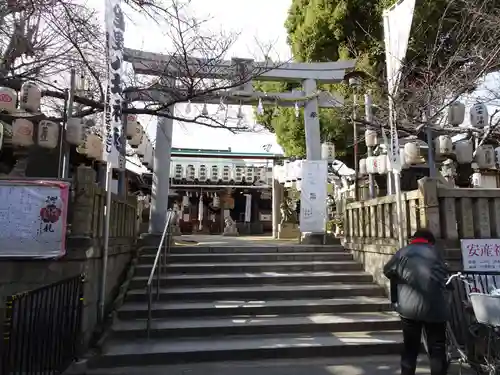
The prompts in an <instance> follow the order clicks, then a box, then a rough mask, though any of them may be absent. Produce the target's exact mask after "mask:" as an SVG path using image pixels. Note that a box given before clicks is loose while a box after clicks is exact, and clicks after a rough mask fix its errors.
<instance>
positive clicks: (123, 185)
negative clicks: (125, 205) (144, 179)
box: [118, 100, 128, 197]
mask: <svg viewBox="0 0 500 375" xmlns="http://www.w3.org/2000/svg"><path fill="white" fill-rule="evenodd" d="M127 107H128V102H127V101H126V100H124V101H123V109H124V111H123V112H122V113H123V114H122V124H123V134H122V139H121V143H122V148H121V153H120V158H122V160H123V169H120V172H119V173H118V194H119V195H120V196H122V197H126V196H127V160H126V157H127V153H126V149H127V134H126V133H127V114H126V113H125V110H126V109H127Z"/></svg>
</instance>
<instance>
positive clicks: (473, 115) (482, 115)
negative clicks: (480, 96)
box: [470, 103, 489, 129]
mask: <svg viewBox="0 0 500 375" xmlns="http://www.w3.org/2000/svg"><path fill="white" fill-rule="evenodd" d="M470 123H471V124H472V126H473V127H475V128H479V129H482V128H484V127H485V126H488V124H489V118H488V107H486V104H483V103H476V104H474V105H473V106H472V108H471V109H470Z"/></svg>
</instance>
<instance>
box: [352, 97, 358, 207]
mask: <svg viewBox="0 0 500 375" xmlns="http://www.w3.org/2000/svg"><path fill="white" fill-rule="evenodd" d="M357 102H358V96H357V94H354V96H353V100H352V127H353V138H354V199H356V201H358V200H359V192H358V173H359V165H358V125H357V123H356V119H357V117H356V106H357Z"/></svg>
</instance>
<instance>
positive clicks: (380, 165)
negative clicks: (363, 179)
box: [377, 155, 388, 174]
mask: <svg viewBox="0 0 500 375" xmlns="http://www.w3.org/2000/svg"><path fill="white" fill-rule="evenodd" d="M387 160H388V158H387V155H379V156H377V173H378V174H386V173H387V172H388V171H387Z"/></svg>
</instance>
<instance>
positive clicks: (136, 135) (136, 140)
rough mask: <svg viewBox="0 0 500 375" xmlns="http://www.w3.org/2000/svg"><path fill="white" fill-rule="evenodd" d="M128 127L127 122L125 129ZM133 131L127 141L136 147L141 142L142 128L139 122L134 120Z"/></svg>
mask: <svg viewBox="0 0 500 375" xmlns="http://www.w3.org/2000/svg"><path fill="white" fill-rule="evenodd" d="M128 129H129V125H128V124H127V131H128ZM134 131H135V133H134V135H133V136H132V137H131V138H129V141H128V143H129V145H130V146H131V147H132V148H137V147H139V145H140V144H141V142H142V138H143V137H144V128H143V127H142V125H141V124H140V123H139V122H136V123H135V124H134Z"/></svg>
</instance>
